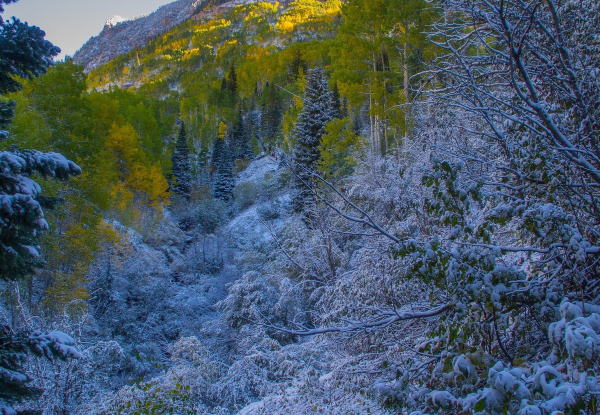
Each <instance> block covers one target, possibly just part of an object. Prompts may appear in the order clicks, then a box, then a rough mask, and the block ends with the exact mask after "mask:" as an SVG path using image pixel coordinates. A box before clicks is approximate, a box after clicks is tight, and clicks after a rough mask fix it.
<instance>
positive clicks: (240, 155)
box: [231, 111, 252, 160]
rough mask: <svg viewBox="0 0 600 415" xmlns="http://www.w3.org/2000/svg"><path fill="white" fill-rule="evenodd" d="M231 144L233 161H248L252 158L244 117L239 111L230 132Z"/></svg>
mask: <svg viewBox="0 0 600 415" xmlns="http://www.w3.org/2000/svg"><path fill="white" fill-rule="evenodd" d="M231 143H232V145H233V156H234V159H235V160H241V159H248V158H250V157H252V148H251V146H250V134H249V131H248V129H247V128H246V126H245V124H244V116H243V114H242V112H241V111H240V112H239V114H238V118H237V120H236V122H235V124H234V126H233V129H232V130H231Z"/></svg>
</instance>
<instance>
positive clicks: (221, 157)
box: [211, 137, 234, 202]
mask: <svg viewBox="0 0 600 415" xmlns="http://www.w3.org/2000/svg"><path fill="white" fill-rule="evenodd" d="M211 164H212V167H213V196H214V197H215V198H216V199H221V200H223V201H225V202H227V201H229V200H231V198H232V197H233V186H234V180H233V156H232V154H231V147H230V145H229V143H228V142H227V140H226V139H225V137H218V138H217V139H216V140H215V144H214V147H213V151H212V160H211Z"/></svg>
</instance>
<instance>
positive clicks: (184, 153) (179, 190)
mask: <svg viewBox="0 0 600 415" xmlns="http://www.w3.org/2000/svg"><path fill="white" fill-rule="evenodd" d="M172 161H173V181H174V182H173V184H172V187H171V188H172V191H173V193H175V194H176V195H177V196H179V197H182V198H185V199H189V197H190V194H191V188H192V175H191V166H190V155H189V149H188V144H187V134H186V132H185V124H184V123H183V121H182V122H181V124H180V127H179V135H178V137H177V143H176V145H175V150H174V151H173V156H172Z"/></svg>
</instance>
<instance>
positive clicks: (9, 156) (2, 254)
mask: <svg viewBox="0 0 600 415" xmlns="http://www.w3.org/2000/svg"><path fill="white" fill-rule="evenodd" d="M14 2H15V0H0V13H2V12H3V11H4V8H3V5H5V4H8V3H14ZM44 36H45V33H44V32H43V31H42V30H41V29H39V28H38V27H32V26H29V25H27V24H26V23H22V22H20V21H19V20H18V19H15V18H13V19H12V20H11V21H4V20H3V19H2V17H1V16H0V95H4V94H6V93H9V92H14V91H17V90H19V89H20V88H21V84H20V83H19V81H18V78H19V77H20V78H27V79H29V78H32V77H34V76H39V75H41V74H43V73H44V72H46V70H47V68H48V66H49V65H50V63H51V62H52V57H53V56H55V55H57V54H58V53H59V52H60V50H59V49H58V48H57V47H55V46H54V45H52V44H51V43H50V42H48V41H47V40H45V39H44ZM13 109H14V105H13V104H12V103H9V102H6V101H1V100H0V139H1V138H6V137H7V136H8V132H6V131H4V130H2V128H5V127H6V126H7V125H8V124H9V122H10V119H11V118H12V116H13ZM80 173H81V169H80V168H79V166H77V165H76V164H75V163H73V162H72V161H69V160H67V159H66V158H65V157H63V156H62V155H60V154H57V153H40V152H39V151H35V150H14V151H0V280H4V281H6V280H17V279H21V278H23V277H25V276H27V275H29V274H30V273H31V272H32V270H33V267H35V266H37V265H39V264H40V261H39V257H40V253H39V248H38V246H37V239H38V236H39V234H40V233H41V232H43V231H44V230H46V229H47V228H48V223H47V222H46V220H45V219H44V212H43V210H42V202H41V200H42V197H41V188H40V186H39V185H38V183H37V182H35V181H34V180H33V179H31V177H30V176H32V175H33V174H39V175H42V176H44V177H51V178H56V179H68V178H69V177H71V176H73V175H77V174H80ZM73 345H74V341H73V339H71V338H70V337H69V336H67V335H66V334H64V333H61V332H57V331H53V332H50V333H47V334H43V333H39V332H35V333H32V332H28V331H24V330H17V329H16V328H14V327H12V326H11V324H10V322H9V321H4V320H0V413H1V414H16V413H17V412H16V411H15V410H14V408H13V407H12V406H13V405H14V404H18V403H20V402H22V401H23V400H24V399H27V398H31V397H33V396H35V395H36V393H38V392H39V390H37V389H36V388H33V387H31V385H30V381H31V378H30V377H29V376H28V375H27V374H25V373H24V372H23V369H22V365H23V363H24V362H25V360H26V359H27V356H28V355H31V354H35V355H38V356H45V357H47V358H54V357H59V358H67V357H76V356H79V353H78V352H77V351H76V350H75V348H74V347H73ZM20 413H31V412H28V411H20Z"/></svg>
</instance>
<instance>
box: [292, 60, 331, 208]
mask: <svg viewBox="0 0 600 415" xmlns="http://www.w3.org/2000/svg"><path fill="white" fill-rule="evenodd" d="M306 82H307V83H306V90H305V93H304V108H303V109H302V112H300V115H299V116H298V121H297V122H296V126H295V127H294V138H295V140H296V145H295V147H294V152H293V155H292V170H293V173H294V176H295V181H296V188H297V190H298V193H297V194H296V197H295V198H294V209H295V210H296V211H307V210H309V209H310V206H311V205H312V204H314V197H313V192H312V190H311V187H312V186H313V184H314V173H315V172H316V166H317V162H318V160H319V156H320V144H321V137H323V134H324V133H325V126H326V124H327V123H328V122H329V121H331V120H332V119H333V118H334V117H335V109H334V106H333V94H332V93H331V91H330V90H329V87H328V85H327V77H326V75H325V72H324V71H323V69H321V68H316V69H312V70H310V71H309V72H308V77H307V80H306Z"/></svg>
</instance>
